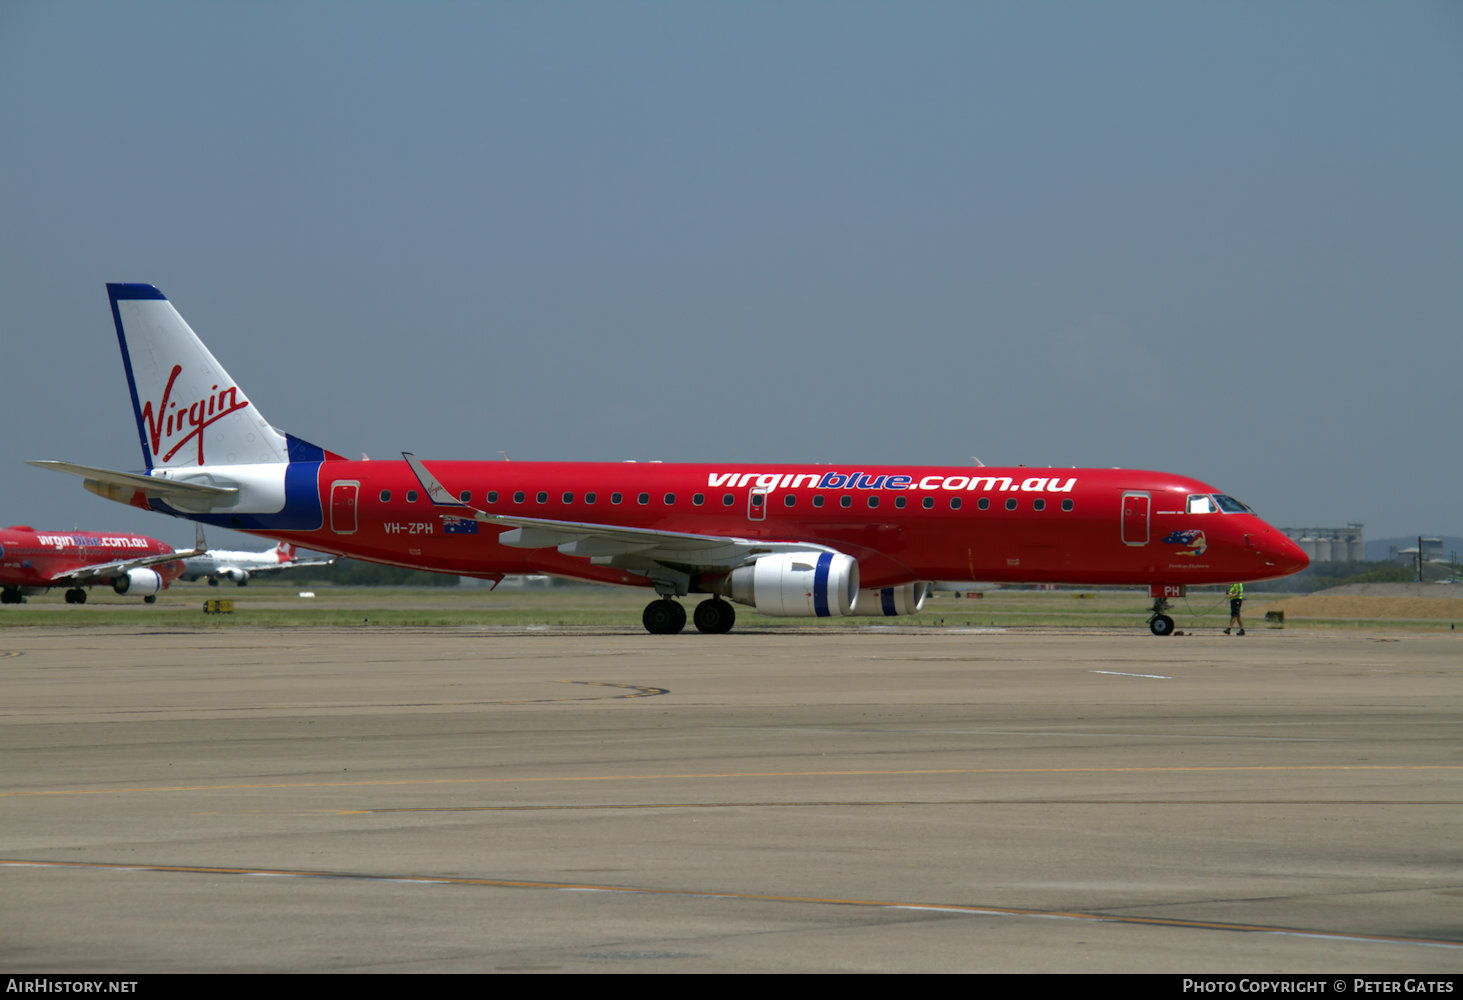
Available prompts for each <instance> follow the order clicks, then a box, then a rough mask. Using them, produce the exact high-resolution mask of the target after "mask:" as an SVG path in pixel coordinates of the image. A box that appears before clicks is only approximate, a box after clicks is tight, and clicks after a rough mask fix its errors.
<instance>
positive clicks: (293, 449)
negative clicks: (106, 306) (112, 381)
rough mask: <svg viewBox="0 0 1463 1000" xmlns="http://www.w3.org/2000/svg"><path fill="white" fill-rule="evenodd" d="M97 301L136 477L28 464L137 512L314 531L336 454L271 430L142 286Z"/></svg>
mask: <svg viewBox="0 0 1463 1000" xmlns="http://www.w3.org/2000/svg"><path fill="white" fill-rule="evenodd" d="M107 294H108V295H109V296H110V298H111V300H112V320H113V322H115V323H116V326H117V342H118V344H119V345H120V346H121V348H122V365H123V367H124V368H125V369H126V371H127V388H128V391H129V392H131V394H132V411H133V414H134V416H135V417H136V418H137V436H138V439H139V440H140V442H141V444H142V460H143V463H144V464H145V466H146V471H145V472H142V473H138V472H122V471H118V470H115V469H101V468H97V467H95V466H89V465H76V464H73V463H70V462H55V461H37V462H32V463H31V464H32V465H39V466H41V467H43V468H48V469H54V470H56V471H57V472H67V473H71V474H72V475H76V476H81V477H82V479H83V480H84V481H85V482H84V485H85V486H86V488H87V489H88V490H91V491H92V492H93V493H96V494H97V495H98V496H103V497H106V498H107V499H109V500H116V501H117V502H118V503H125V504H130V505H131V506H134V507H141V508H143V509H145V510H156V511H161V512H163V513H167V514H176V515H179V516H182V517H191V518H195V519H198V520H203V521H207V522H208V523H210V524H220V525H223V526H224V527H228V528H237V529H239V530H241V531H265V530H268V531H286V530H288V531H314V530H317V529H318V528H319V527H320V525H321V524H322V523H323V518H324V514H323V510H322V505H321V502H320V492H319V484H318V479H319V470H320V466H321V464H322V463H324V462H327V461H337V460H340V459H341V456H339V455H337V454H335V453H334V452H329V451H325V450H324V449H322V448H318V447H316V446H315V445H313V444H310V443H309V442H308V441H302V440H301V439H299V438H297V437H295V436H294V435H293V434H286V433H284V432H283V431H280V430H277V429H276V428H274V427H271V426H270V425H269V422H268V421H267V420H265V419H264V417H263V416H262V415H261V414H260V413H259V411H258V410H257V409H256V408H255V407H254V404H253V403H252V402H250V401H249V397H248V396H246V395H245V394H244V390H243V389H241V388H240V387H239V384H238V383H237V382H235V381H234V380H233V379H232V378H231V377H229V373H228V372H226V371H224V368H223V366H222V365H220V364H219V363H218V359H216V358H215V357H214V356H213V354H212V353H211V352H210V351H209V350H208V348H207V347H204V346H203V342H202V341H200V340H199V339H198V336H197V335H196V334H195V333H194V332H193V330H192V329H191V328H190V327H189V326H188V324H187V323H185V322H184V321H183V317H182V316H180V315H178V311H177V310H176V309H174V308H173V306H172V303H170V302H168V300H167V298H166V297H165V296H164V295H163V293H162V292H160V291H158V290H157V289H156V288H154V287H153V286H152V285H122V284H109V285H107Z"/></svg>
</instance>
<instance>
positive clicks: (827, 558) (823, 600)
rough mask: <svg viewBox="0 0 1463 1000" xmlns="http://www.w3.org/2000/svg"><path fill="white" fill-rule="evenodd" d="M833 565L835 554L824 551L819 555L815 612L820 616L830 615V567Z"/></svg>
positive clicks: (814, 592) (816, 573)
mask: <svg viewBox="0 0 1463 1000" xmlns="http://www.w3.org/2000/svg"><path fill="white" fill-rule="evenodd" d="M831 565H833V554H832V553H831V552H824V553H823V554H822V555H820V556H819V557H818V569H817V571H816V572H815V573H814V574H813V613H814V614H815V615H817V617H819V618H828V617H830V615H829V612H828V567H829V566H831Z"/></svg>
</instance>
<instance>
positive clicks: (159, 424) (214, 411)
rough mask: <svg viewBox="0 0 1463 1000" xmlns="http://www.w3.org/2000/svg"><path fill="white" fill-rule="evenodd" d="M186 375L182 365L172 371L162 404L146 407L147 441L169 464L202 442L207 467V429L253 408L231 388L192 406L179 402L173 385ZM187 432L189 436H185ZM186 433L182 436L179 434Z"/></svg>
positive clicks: (200, 459)
mask: <svg viewBox="0 0 1463 1000" xmlns="http://www.w3.org/2000/svg"><path fill="white" fill-rule="evenodd" d="M182 372H183V366H182V365H174V366H173V370H172V372H171V373H170V374H169V375H168V384H167V385H166V386H164V387H163V398H162V399H160V400H159V401H158V404H157V408H156V410H154V408H153V404H152V402H151V401H149V402H148V403H147V405H145V406H144V407H143V408H142V419H143V422H144V423H146V424H147V440H148V444H149V445H150V446H151V448H152V454H153V457H154V458H155V459H156V460H157V461H159V462H167V461H168V460H170V459H171V458H172V457H173V456H174V455H176V454H177V453H178V449H179V448H181V447H183V445H185V444H187V443H188V442H189V441H191V440H193V439H195V438H196V439H197V441H198V464H199V465H202V464H203V430H204V428H206V427H207V426H208V425H209V424H211V423H213V422H214V421H216V420H222V419H223V418H224V417H226V416H228V415H229V414H230V413H233V412H234V411H236V410H242V409H243V408H244V407H246V406H248V405H249V401H248V400H247V399H244V400H241V399H239V395H238V394H239V388H238V386H233V385H231V386H229V387H228V388H227V389H223V390H219V388H218V386H216V385H215V386H213V389H214V390H216V391H213V392H211V393H210V394H209V395H208V396H206V397H204V398H203V399H200V400H197V401H195V402H192V403H179V402H178V401H176V400H174V399H173V398H172V396H173V383H174V382H176V381H178V376H179V375H181V374H182ZM184 431H187V433H186V434H185V433H183V432H184ZM179 434H182V437H177V435H179ZM164 439H166V443H167V444H170V445H171V447H170V448H168V450H167V453H166V454H163V453H162V448H163V445H164V443H165V441H164Z"/></svg>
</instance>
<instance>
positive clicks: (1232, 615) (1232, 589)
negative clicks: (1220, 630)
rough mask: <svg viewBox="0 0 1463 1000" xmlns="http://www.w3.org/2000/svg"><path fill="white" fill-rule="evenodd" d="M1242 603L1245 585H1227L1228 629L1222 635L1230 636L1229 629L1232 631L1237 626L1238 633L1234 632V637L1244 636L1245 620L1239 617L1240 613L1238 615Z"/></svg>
mask: <svg viewBox="0 0 1463 1000" xmlns="http://www.w3.org/2000/svg"><path fill="white" fill-rule="evenodd" d="M1244 603H1245V585H1244V584H1242V583H1232V584H1230V585H1229V628H1227V629H1225V630H1224V634H1225V635H1229V634H1230V629H1233V628H1234V627H1235V626H1236V625H1238V626H1239V631H1238V632H1236V633H1235V635H1244V634H1245V620H1244V619H1243V618H1241V617H1240V613H1239V609H1240V605H1242V604H1244Z"/></svg>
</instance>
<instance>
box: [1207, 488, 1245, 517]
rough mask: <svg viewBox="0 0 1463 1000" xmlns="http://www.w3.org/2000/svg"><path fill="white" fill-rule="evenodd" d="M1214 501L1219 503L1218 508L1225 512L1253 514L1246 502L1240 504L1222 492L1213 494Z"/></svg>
mask: <svg viewBox="0 0 1463 1000" xmlns="http://www.w3.org/2000/svg"><path fill="white" fill-rule="evenodd" d="M1214 502H1215V503H1217V504H1219V509H1220V510H1222V511H1224V512H1225V513H1226V514H1253V513H1254V511H1253V510H1251V509H1250V507H1249V505H1248V504H1242V503H1240V502H1239V501H1238V500H1236V499H1235V498H1234V497H1227V496H1225V495H1224V494H1223V493H1216V494H1214Z"/></svg>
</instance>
